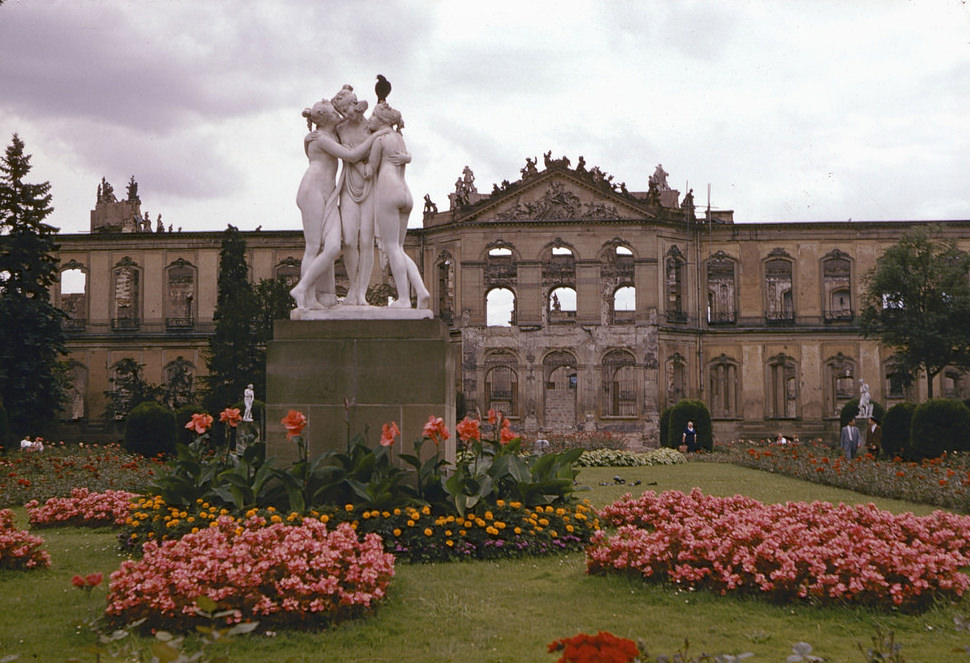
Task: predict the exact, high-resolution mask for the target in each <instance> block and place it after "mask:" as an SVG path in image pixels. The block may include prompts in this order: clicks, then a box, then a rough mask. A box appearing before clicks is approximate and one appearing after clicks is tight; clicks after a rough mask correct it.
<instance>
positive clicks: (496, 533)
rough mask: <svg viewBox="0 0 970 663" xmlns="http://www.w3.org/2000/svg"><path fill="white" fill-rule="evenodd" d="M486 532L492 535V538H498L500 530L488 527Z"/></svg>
mask: <svg viewBox="0 0 970 663" xmlns="http://www.w3.org/2000/svg"><path fill="white" fill-rule="evenodd" d="M485 531H486V532H488V533H489V534H491V535H492V536H498V530H497V529H495V528H494V527H492V526H491V525H489V526H488V527H486V528H485Z"/></svg>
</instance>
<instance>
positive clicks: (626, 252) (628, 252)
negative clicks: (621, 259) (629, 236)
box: [616, 246, 633, 258]
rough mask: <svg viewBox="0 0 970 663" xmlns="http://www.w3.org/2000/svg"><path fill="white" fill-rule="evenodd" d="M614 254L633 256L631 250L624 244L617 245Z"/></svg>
mask: <svg viewBox="0 0 970 663" xmlns="http://www.w3.org/2000/svg"><path fill="white" fill-rule="evenodd" d="M616 255H618V256H630V257H631V258H632V257H633V251H631V250H630V249H628V248H627V247H625V246H618V247H616Z"/></svg>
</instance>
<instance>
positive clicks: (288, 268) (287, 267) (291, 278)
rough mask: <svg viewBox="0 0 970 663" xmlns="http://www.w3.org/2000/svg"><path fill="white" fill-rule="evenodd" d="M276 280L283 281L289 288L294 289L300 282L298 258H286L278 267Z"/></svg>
mask: <svg viewBox="0 0 970 663" xmlns="http://www.w3.org/2000/svg"><path fill="white" fill-rule="evenodd" d="M276 278H277V280H280V281H283V283H285V284H286V287H287V288H293V286H295V285H296V284H297V283H299V282H300V261H299V260H297V259H296V258H292V257H290V258H286V259H285V260H283V262H281V263H280V264H279V265H277V266H276Z"/></svg>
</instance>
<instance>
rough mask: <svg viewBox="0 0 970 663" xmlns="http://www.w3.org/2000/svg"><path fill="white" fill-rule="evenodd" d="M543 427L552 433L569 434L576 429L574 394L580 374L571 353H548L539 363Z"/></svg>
mask: <svg viewBox="0 0 970 663" xmlns="http://www.w3.org/2000/svg"><path fill="white" fill-rule="evenodd" d="M542 374H543V380H544V382H543V402H544V410H543V425H544V426H545V427H546V428H548V429H551V430H568V429H570V428H572V427H574V426H575V425H576V421H577V415H576V394H577V393H578V391H579V372H578V371H577V370H576V357H574V356H573V355H572V353H570V352H566V351H564V350H557V351H555V352H550V353H549V354H548V355H546V357H545V358H544V359H543V360H542Z"/></svg>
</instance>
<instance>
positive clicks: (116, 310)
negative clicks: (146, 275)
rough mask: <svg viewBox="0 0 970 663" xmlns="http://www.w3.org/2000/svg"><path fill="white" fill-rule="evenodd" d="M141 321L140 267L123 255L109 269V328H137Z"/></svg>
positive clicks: (127, 329) (125, 329) (119, 329)
mask: <svg viewBox="0 0 970 663" xmlns="http://www.w3.org/2000/svg"><path fill="white" fill-rule="evenodd" d="M140 321H141V269H140V268H139V267H138V265H137V264H136V263H135V261H134V260H132V259H131V258H130V257H128V256H125V257H124V258H122V259H121V260H120V261H118V264H117V265H115V266H114V268H113V269H112V270H111V328H112V329H114V330H116V331H134V330H137V329H138V327H139V325H140Z"/></svg>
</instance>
